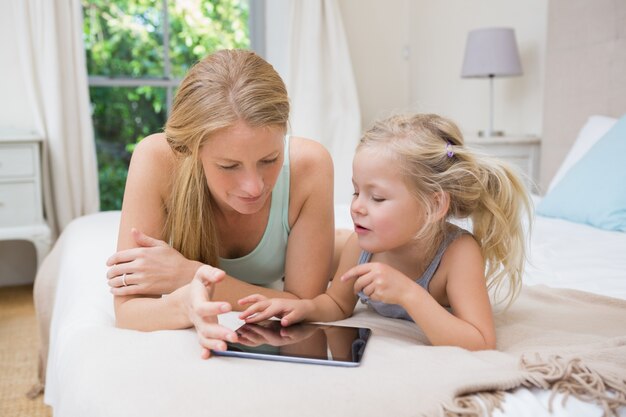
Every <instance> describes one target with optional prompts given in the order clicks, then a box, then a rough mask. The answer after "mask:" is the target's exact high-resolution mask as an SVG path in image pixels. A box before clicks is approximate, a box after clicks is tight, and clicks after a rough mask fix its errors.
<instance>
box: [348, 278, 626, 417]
mask: <svg viewBox="0 0 626 417" xmlns="http://www.w3.org/2000/svg"><path fill="white" fill-rule="evenodd" d="M361 318H362V319H361ZM373 319H374V317H372V315H371V314H370V312H367V311H362V312H361V313H360V314H356V315H355V316H354V317H353V318H352V319H351V320H350V322H351V323H352V324H354V323H358V324H363V325H370V326H371V325H372V322H373ZM375 321H376V324H377V325H376V326H375V328H376V335H377V336H379V337H384V338H385V339H386V341H387V342H388V343H389V344H393V345H398V347H400V350H398V351H395V352H394V353H393V355H390V356H389V357H388V358H386V360H387V361H395V362H397V361H403V360H404V358H406V357H414V356H415V355H413V353H414V352H415V351H421V353H420V354H419V355H418V356H417V360H415V361H412V362H409V363H406V364H405V365H404V366H403V367H402V368H403V370H404V372H406V374H407V375H414V377H409V380H410V379H414V380H415V385H413V386H412V387H411V391H413V396H414V402H415V404H414V406H415V409H414V410H416V411H417V410H420V412H419V414H421V415H429V416H430V415H437V414H445V415H466V416H474V415H476V416H479V415H483V412H484V407H487V408H488V409H489V411H491V410H493V408H494V407H498V406H499V404H500V400H501V399H502V395H501V394H502V392H503V391H506V390H510V389H512V388H516V387H520V386H526V387H537V388H546V389H550V390H553V391H554V392H561V393H565V394H569V395H573V396H576V397H578V398H579V399H582V400H585V401H591V402H596V403H598V404H599V405H600V406H601V407H602V408H603V409H604V410H605V415H613V414H615V413H616V411H617V409H618V408H619V407H624V406H626V301H625V300H619V299H614V298H609V297H603V296H599V295H594V294H590V293H586V292H581V291H576V290H567V289H552V288H548V287H545V286H533V287H524V289H523V291H522V293H521V295H520V297H519V298H518V299H517V301H516V302H515V304H514V305H513V306H512V307H511V308H509V309H508V310H507V311H506V312H504V313H498V314H496V332H497V338H498V344H497V348H498V351H485V352H468V351H466V350H463V349H458V348H450V347H428V346H419V344H421V343H424V342H425V338H424V336H423V334H421V332H419V330H417V331H416V330H415V328H414V326H412V325H411V324H409V323H406V322H402V321H399V320H390V319H384V318H382V317H381V318H378V319H375ZM402 334H404V335H402ZM394 350H395V349H394ZM409 351H411V353H410V354H408V353H409ZM401 352H406V353H407V355H403V354H402V353H401ZM370 353H371V352H370ZM403 356H404V358H403ZM366 364H367V362H366ZM365 366H367V365H365ZM390 366H391V367H393V368H397V365H392V364H390ZM426 375H427V376H428V377H424V376H426ZM388 377H391V378H392V377H393V376H392V375H388ZM476 393H480V395H471V394H476ZM406 394H408V392H407V393H406ZM405 415H414V414H413V413H408V414H405Z"/></svg>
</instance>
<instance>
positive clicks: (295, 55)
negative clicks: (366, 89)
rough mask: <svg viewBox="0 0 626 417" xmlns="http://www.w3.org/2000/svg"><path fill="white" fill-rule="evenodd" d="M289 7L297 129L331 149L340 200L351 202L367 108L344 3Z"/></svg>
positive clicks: (298, 0)
mask: <svg viewBox="0 0 626 417" xmlns="http://www.w3.org/2000/svg"><path fill="white" fill-rule="evenodd" d="M289 7H290V15H289V29H288V35H287V57H286V65H285V66H286V76H285V78H286V79H285V83H286V84H287V89H288V91H289V95H290V98H291V104H292V111H291V127H292V129H291V130H292V132H293V133H294V134H296V135H300V136H305V137H309V138H312V139H316V140H318V141H319V142H321V143H323V144H324V145H325V146H326V148H327V149H328V150H329V151H330V153H331V155H332V157H333V162H334V165H335V202H336V203H348V202H349V201H350V199H351V196H352V193H353V189H352V182H351V178H352V157H353V155H354V148H355V147H356V144H357V142H358V139H359V136H360V134H361V113H360V110H359V101H358V96H357V90H356V83H355V80H354V73H353V71H352V63H351V61H350V53H349V51H348V43H347V40H346V36H345V32H344V28H343V23H342V20H341V12H340V10H339V5H338V3H337V0H293V1H290V2H289Z"/></svg>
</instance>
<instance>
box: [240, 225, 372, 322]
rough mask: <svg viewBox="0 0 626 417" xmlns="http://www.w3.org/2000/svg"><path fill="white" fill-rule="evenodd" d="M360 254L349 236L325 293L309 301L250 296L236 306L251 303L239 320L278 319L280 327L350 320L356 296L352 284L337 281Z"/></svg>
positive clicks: (257, 295) (355, 243) (352, 237)
mask: <svg viewBox="0 0 626 417" xmlns="http://www.w3.org/2000/svg"><path fill="white" fill-rule="evenodd" d="M360 252H361V249H360V248H359V245H358V240H357V238H356V235H355V234H353V235H352V236H351V237H350V238H349V239H348V241H347V243H346V245H345V246H344V250H343V252H342V254H341V259H340V261H339V267H338V269H337V273H336V274H335V278H334V279H333V281H332V283H331V285H330V287H329V288H328V290H327V291H326V293H324V294H320V295H318V296H317V297H315V298H314V299H312V300H307V299H304V300H288V299H284V298H272V299H268V298H266V297H264V296H262V295H259V294H254V295H251V296H248V297H245V298H243V299H242V300H240V301H239V303H240V304H249V303H252V305H251V306H249V307H248V308H247V309H246V310H245V311H244V312H242V313H241V314H240V315H239V318H241V319H242V320H245V321H246V322H248V323H257V322H260V321H263V320H266V319H269V318H270V317H274V316H275V317H279V318H281V324H282V325H283V326H289V325H292V324H295V323H299V322H301V321H321V322H330V321H336V320H342V319H345V318H347V317H350V316H351V315H352V313H353V311H354V307H355V305H356V302H357V296H356V294H355V292H354V287H353V285H352V282H345V281H342V280H340V279H339V277H341V276H342V275H343V274H344V273H345V272H346V271H347V270H349V269H350V268H351V267H352V266H353V265H354V264H356V262H357V261H358V259H359V255H360Z"/></svg>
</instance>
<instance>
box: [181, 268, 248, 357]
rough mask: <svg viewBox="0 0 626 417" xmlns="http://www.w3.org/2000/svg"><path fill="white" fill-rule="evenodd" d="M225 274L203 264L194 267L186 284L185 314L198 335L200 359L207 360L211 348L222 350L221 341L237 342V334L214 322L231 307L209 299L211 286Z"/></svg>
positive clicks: (211, 290)
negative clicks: (192, 275)
mask: <svg viewBox="0 0 626 417" xmlns="http://www.w3.org/2000/svg"><path fill="white" fill-rule="evenodd" d="M225 275H226V274H225V273H224V271H222V270H221V269H217V268H213V267H212V266H209V265H203V266H201V267H200V268H198V270H197V271H196V274H195V276H194V278H193V280H192V281H191V283H190V284H189V298H188V300H187V307H188V308H187V313H188V315H189V320H191V322H192V323H193V325H194V326H195V328H196V332H197V333H198V340H199V342H200V345H201V346H202V354H201V356H202V358H203V359H208V358H209V357H210V356H211V349H213V350H226V343H224V340H228V341H229V342H237V341H238V338H237V334H236V333H235V332H234V331H232V330H230V329H229V328H227V327H224V326H222V325H220V324H218V320H217V316H218V314H222V313H227V312H229V311H231V309H232V307H231V305H230V304H228V303H226V302H219V301H213V300H212V299H211V298H212V295H213V290H214V288H215V285H217V283H219V282H220V281H221V280H222V279H224V276H225Z"/></svg>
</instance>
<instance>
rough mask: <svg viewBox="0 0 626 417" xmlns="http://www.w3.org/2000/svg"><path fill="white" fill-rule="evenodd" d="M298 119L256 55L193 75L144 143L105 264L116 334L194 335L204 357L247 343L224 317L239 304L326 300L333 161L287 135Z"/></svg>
mask: <svg viewBox="0 0 626 417" xmlns="http://www.w3.org/2000/svg"><path fill="white" fill-rule="evenodd" d="M288 117H289V101H288V97H287V91H286V89H285V85H284V83H283V81H282V80H281V78H280V76H279V75H278V74H277V73H276V71H275V70H274V69H273V67H272V66H271V65H270V64H268V63H267V62H265V61H264V60H263V59H261V58H260V57H259V56H257V55H255V54H254V53H253V52H250V51H244V50H223V51H218V52H216V53H214V54H212V55H210V56H208V57H207V58H205V59H204V60H202V61H200V62H198V63H197V64H196V65H195V66H193V67H192V68H191V69H190V70H189V73H188V74H187V75H186V77H185V79H184V80H183V81H182V83H181V85H180V87H179V89H178V92H177V94H176V98H175V100H174V104H173V107H172V111H171V114H170V117H169V118H168V121H167V124H166V126H165V132H164V133H158V134H154V135H151V136H149V137H147V138H145V139H143V140H142V141H141V142H140V143H139V144H138V145H137V147H136V149H135V151H134V153H133V156H132V160H131V163H130V167H129V172H128V179H127V182H126V190H125V194H124V202H123V206H122V215H121V224H120V230H119V237H118V247H117V250H118V251H117V252H116V253H115V254H114V255H112V256H111V257H110V259H109V260H108V261H107V264H108V265H109V267H110V268H109V270H108V273H107V277H108V278H109V280H108V282H109V285H110V286H111V292H112V293H113V294H114V296H115V314H116V324H117V326H118V327H122V328H129V329H138V330H144V331H150V330H158V329H180V328H188V327H191V326H195V328H196V330H197V333H198V336H199V339H200V344H201V346H202V348H203V353H202V356H203V357H205V358H206V357H208V356H209V355H210V349H225V343H224V340H230V341H236V340H237V335H236V334H235V333H234V332H233V331H231V330H229V329H227V328H225V327H222V326H220V325H219V324H217V319H216V317H217V314H219V313H223V312H226V311H230V310H231V309H232V308H238V307H239V306H238V305H237V303H236V302H237V300H238V299H240V298H242V297H244V296H246V295H249V294H252V293H260V294H263V295H264V296H267V297H285V298H293V299H298V298H313V297H315V296H316V295H318V294H320V293H322V292H323V291H324V289H325V288H326V285H327V283H328V279H329V277H330V275H331V268H332V258H333V250H334V247H333V242H334V223H333V199H332V198H333V197H332V196H333V187H332V184H333V168H332V161H331V158H330V155H329V154H328V152H327V151H326V150H325V149H324V148H323V147H322V146H321V145H320V144H318V143H317V142H314V141H311V140H307V139H303V138H298V137H289V136H288V135H286V130H287V123H288ZM218 268H219V269H218ZM194 277H195V279H194ZM217 282H219V285H214V284H216V283H217ZM163 294H167V295H166V296H161V295H163Z"/></svg>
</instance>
